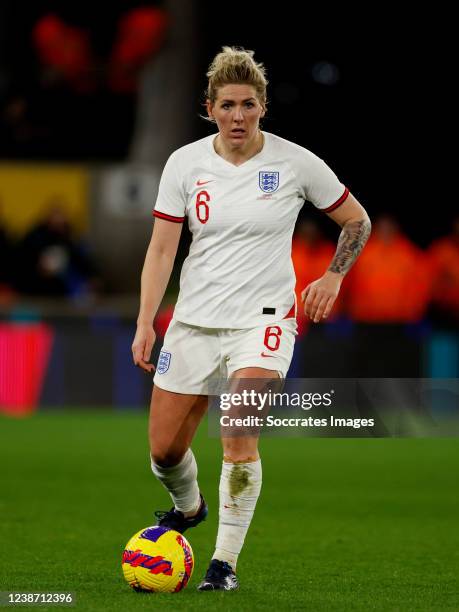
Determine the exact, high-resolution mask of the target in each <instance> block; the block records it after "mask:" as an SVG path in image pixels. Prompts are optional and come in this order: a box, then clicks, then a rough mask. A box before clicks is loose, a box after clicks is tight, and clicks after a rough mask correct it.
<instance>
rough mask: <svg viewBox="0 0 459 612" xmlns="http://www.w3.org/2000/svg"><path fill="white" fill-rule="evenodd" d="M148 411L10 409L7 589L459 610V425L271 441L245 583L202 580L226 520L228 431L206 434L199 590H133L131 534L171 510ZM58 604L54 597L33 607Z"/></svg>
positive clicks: (163, 605) (189, 605)
mask: <svg viewBox="0 0 459 612" xmlns="http://www.w3.org/2000/svg"><path fill="white" fill-rule="evenodd" d="M146 430H147V416H146V414H144V413H126V414H120V413H113V412H102V411H94V412H80V413H77V412H68V413H64V412H60V413H45V412H42V413H39V414H37V415H36V416H34V417H31V418H29V419H23V420H14V419H7V418H0V466H1V467H0V470H1V479H0V482H1V485H0V517H1V519H0V590H2V591H7V590H15V591H22V590H26V591H47V592H49V591H60V592H65V591H74V592H76V594H77V603H76V606H75V608H73V609H76V610H90V611H97V610H107V611H116V610H122V611H124V612H130V611H137V610H144V609H145V610H156V609H157V610H161V611H163V610H174V611H177V610H186V611H188V610H199V611H200V612H202V611H203V610H228V611H229V610H231V611H232V610H237V611H239V610H250V612H252V611H254V610H272V609H274V610H277V611H279V610H312V611H321V610H325V611H327V612H328V611H329V610H336V611H340V612H343V611H347V610H365V611H367V610H394V611H395V610H400V611H401V612H407V611H411V610H416V611H421V610H422V611H424V610H425V611H431V610H439V611H442V612H445V611H448V610H456V611H457V610H459V487H458V484H459V444H458V441H457V439H371V440H370V439H366V440H356V439H354V440H352V439H341V440H340V439H318V438H315V439H291V438H290V439H280V438H265V439H263V440H262V444H261V453H262V459H263V472H264V478H263V490H262V494H261V497H260V500H259V504H258V507H257V510H256V513H255V518H254V522H253V524H252V526H251V529H250V531H249V534H248V536H247V540H246V545H245V548H244V550H243V553H242V555H241V558H240V561H239V565H238V576H239V578H240V582H241V588H240V590H239V591H237V592H234V593H198V592H197V591H196V584H197V583H198V581H199V580H200V579H201V577H202V575H203V573H204V572H205V570H206V567H207V564H208V562H209V559H210V555H211V554H212V552H213V548H214V543H215V535H216V526H217V515H218V506H217V488H218V486H217V484H218V478H219V472H220V461H221V451H220V443H219V441H218V440H216V439H211V438H209V437H208V435H207V430H206V426H205V424H203V425H202V426H201V430H200V432H199V433H198V435H197V438H196V440H195V443H194V445H193V449H194V452H195V454H196V457H197V460H198V465H199V470H200V476H199V481H200V486H201V488H202V490H203V492H204V494H205V496H206V499H207V501H208V503H209V508H210V513H209V518H208V520H207V521H206V522H205V523H203V524H202V525H200V526H199V527H198V528H196V529H193V530H190V531H189V532H187V533H186V536H187V537H188V538H189V540H190V542H191V544H192V547H193V550H194V554H195V562H196V565H195V571H194V574H193V577H192V580H191V582H190V584H189V586H188V588H187V589H185V590H184V591H182V592H181V593H179V594H176V595H167V594H163V595H154V594H139V593H135V592H134V591H131V589H130V588H129V587H128V585H127V584H126V583H125V582H124V579H123V577H122V574H121V566H120V559H121V554H122V550H123V546H124V544H125V543H126V542H127V540H128V539H129V538H130V536H131V535H133V534H134V532H136V531H138V530H139V529H141V528H142V527H146V526H148V525H150V524H152V523H153V517H152V512H153V510H155V509H169V507H170V501H169V499H168V496H167V494H166V492H165V491H164V490H163V489H162V487H161V486H160V485H159V484H158V483H157V482H155V480H154V478H153V476H152V474H151V472H150V469H149V465H148V447H147V438H146ZM22 609H41V610H45V609H46V610H47V609H49V610H51V609H52V608H51V607H40V608H30V607H26V608H22Z"/></svg>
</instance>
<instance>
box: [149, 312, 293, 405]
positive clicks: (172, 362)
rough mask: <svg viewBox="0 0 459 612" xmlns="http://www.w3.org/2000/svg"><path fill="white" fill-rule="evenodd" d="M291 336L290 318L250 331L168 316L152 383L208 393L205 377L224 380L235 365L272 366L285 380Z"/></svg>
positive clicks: (163, 387)
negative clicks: (195, 323) (168, 323)
mask: <svg viewBox="0 0 459 612" xmlns="http://www.w3.org/2000/svg"><path fill="white" fill-rule="evenodd" d="M296 335H297V324H296V319H295V318H290V319H283V320H282V321H278V322H277V323H270V324H269V325H266V326H264V325H263V326H258V327H252V328H250V329H214V328H207V327H197V326H195V325H188V324H186V323H180V321H177V320H175V319H172V321H171V322H170V325H169V327H168V330H167V332H166V335H165V337H164V343H163V347H162V349H161V353H160V355H159V359H158V363H157V366H156V373H155V376H154V379H153V381H154V383H155V385H157V386H158V387H160V388H161V389H165V390H166V391H173V392H174V393H187V394H192V395H208V383H209V381H210V380H211V379H213V380H215V379H228V378H229V377H230V376H231V374H232V373H233V372H235V371H236V370H239V369H241V368H247V367H258V368H265V369H267V370H277V371H278V372H279V375H280V376H281V377H282V378H285V377H286V375H287V371H288V369H289V367H290V362H291V360H292V355H293V345H294V343H295V336H296Z"/></svg>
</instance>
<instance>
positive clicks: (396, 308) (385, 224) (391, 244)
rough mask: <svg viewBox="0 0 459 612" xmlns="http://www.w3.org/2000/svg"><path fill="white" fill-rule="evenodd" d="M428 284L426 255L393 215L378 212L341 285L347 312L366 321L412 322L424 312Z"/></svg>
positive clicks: (428, 263) (429, 281)
mask: <svg viewBox="0 0 459 612" xmlns="http://www.w3.org/2000/svg"><path fill="white" fill-rule="evenodd" d="M431 283H432V269H431V265H430V261H429V258H428V257H427V256H426V254H425V253H424V252H423V251H421V249H419V248H418V247H417V246H416V245H415V244H414V243H412V242H411V241H410V240H409V238H408V237H407V236H405V235H404V234H402V232H401V231H400V228H399V226H398V223H397V221H396V220H395V219H394V218H393V217H391V216H390V215H382V216H380V217H379V218H378V219H377V220H376V221H375V222H374V223H373V231H372V234H371V237H370V239H369V241H368V243H367V245H366V246H365V248H364V250H363V252H362V254H361V255H360V257H359V259H358V260H357V262H356V264H355V266H354V267H353V268H352V270H351V271H350V273H349V277H348V279H347V282H345V284H343V287H344V288H345V292H346V302H347V312H348V314H349V315H350V317H351V318H352V319H353V320H354V321H360V322H366V323H416V322H418V321H420V320H421V319H422V317H423V316H424V314H425V311H426V308H427V305H428V301H429V298H430V291H431Z"/></svg>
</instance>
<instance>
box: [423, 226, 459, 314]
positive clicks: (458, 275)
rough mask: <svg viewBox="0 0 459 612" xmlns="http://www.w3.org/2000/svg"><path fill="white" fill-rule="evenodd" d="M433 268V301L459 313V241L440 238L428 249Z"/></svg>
mask: <svg viewBox="0 0 459 612" xmlns="http://www.w3.org/2000/svg"><path fill="white" fill-rule="evenodd" d="M427 253H428V256H429V258H430V261H431V264H432V269H433V274H434V277H433V292H432V302H433V303H434V304H437V305H439V306H441V307H442V308H444V309H445V310H449V311H451V313H452V314H456V315H459V243H458V242H457V241H456V240H454V239H453V238H449V237H446V238H440V239H439V240H437V241H435V242H434V243H432V244H431V246H430V248H429V249H428V251H427Z"/></svg>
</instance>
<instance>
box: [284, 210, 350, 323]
mask: <svg viewBox="0 0 459 612" xmlns="http://www.w3.org/2000/svg"><path fill="white" fill-rule="evenodd" d="M335 250H336V244H334V243H333V242H332V241H331V240H328V239H327V238H325V237H324V235H323V233H322V231H321V229H320V228H319V226H318V224H317V222H316V221H314V220H313V219H304V220H302V221H300V222H299V223H298V225H297V227H296V230H295V234H294V236H293V240H292V261H293V267H294V269H295V274H296V286H295V293H296V298H297V304H298V324H299V331H300V333H301V332H303V331H305V328H306V327H307V326H308V323H309V320H307V319H306V317H305V316H304V307H303V304H302V302H301V292H302V291H303V289H305V287H307V285H309V283H311V282H312V281H314V280H317V279H318V278H320V277H321V276H323V274H324V273H325V271H326V270H327V268H328V266H329V265H330V262H331V260H332V259H333V255H334V253H335ZM340 304H341V301H340V297H339V296H338V299H337V300H336V302H335V305H334V306H333V310H332V313H331V317H330V318H331V319H333V318H334V317H336V315H337V314H338V313H339V311H340V307H341V306H340Z"/></svg>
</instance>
